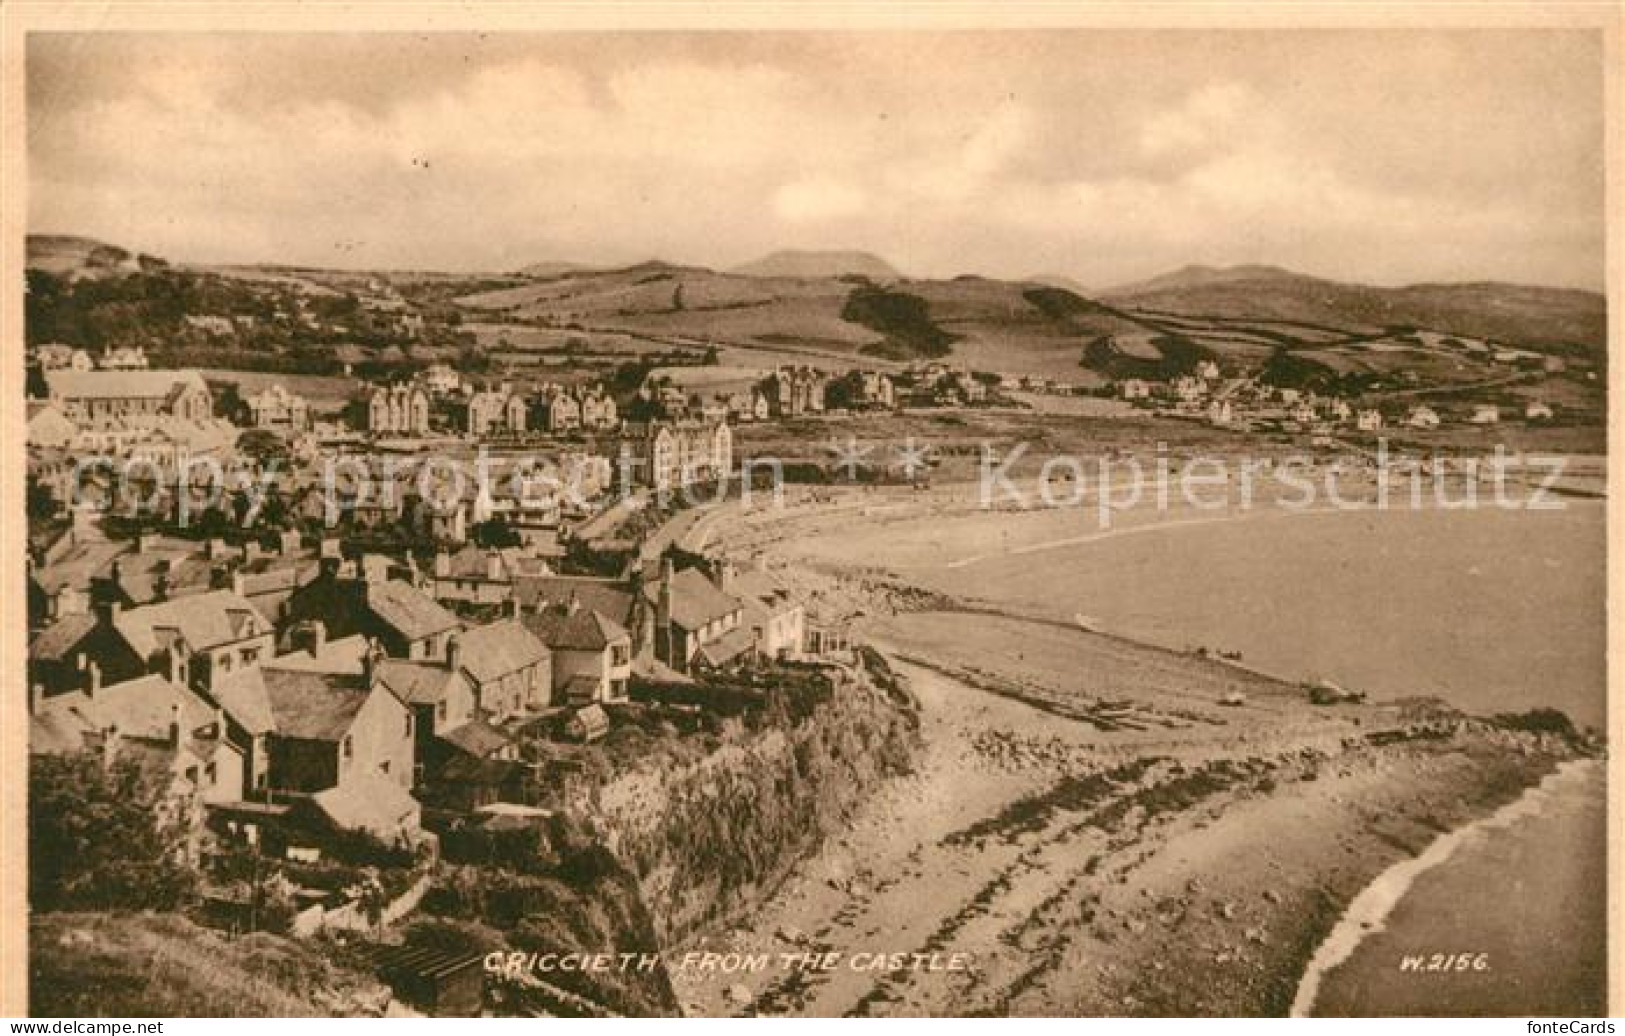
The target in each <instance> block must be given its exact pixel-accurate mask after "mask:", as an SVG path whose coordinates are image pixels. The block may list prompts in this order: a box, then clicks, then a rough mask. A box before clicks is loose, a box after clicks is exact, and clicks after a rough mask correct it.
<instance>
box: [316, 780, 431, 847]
mask: <svg viewBox="0 0 1625 1036" xmlns="http://www.w3.org/2000/svg"><path fill="white" fill-rule="evenodd" d="M310 801H311V805H313V806H314V807H315V808H316V810H317V811H318V812H319V813H320V814H321V816H322V817H323V818H324V819H325V820H326V821H327V822H328V823H329V824H331V825H332V826H333V827H334V828H336V829H337V830H340V831H361V832H364V833H366V834H369V835H371V836H373V837H374V838H376V839H378V840H379V841H381V842H383V843H384V844H386V845H395V846H413V845H416V844H417V843H418V841H419V840H420V839H421V837H422V836H421V831H422V823H423V807H422V806H421V805H419V804H418V800H417V799H415V798H413V797H412V794H411V792H409V791H407V790H406V788H404V787H402V786H401V785H400V784H398V783H397V782H395V781H394V780H391V779H390V778H389V777H388V776H387V775H383V774H375V773H359V774H357V775H356V776H354V777H351V778H350V779H348V780H345V781H343V782H341V783H339V784H335V785H334V786H333V787H331V788H324V789H322V790H321V791H318V792H317V793H316V794H314V795H312V796H311V797H310Z"/></svg>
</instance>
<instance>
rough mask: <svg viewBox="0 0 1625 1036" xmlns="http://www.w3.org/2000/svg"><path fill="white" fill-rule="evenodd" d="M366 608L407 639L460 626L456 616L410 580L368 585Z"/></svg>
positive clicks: (420, 637)
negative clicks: (409, 581) (408, 581)
mask: <svg viewBox="0 0 1625 1036" xmlns="http://www.w3.org/2000/svg"><path fill="white" fill-rule="evenodd" d="M367 607H368V608H370V609H371V610H372V613H373V614H374V615H376V616H377V617H378V619H379V621H381V622H383V623H384V624H385V625H387V626H390V627H392V628H393V629H394V630H395V631H396V632H398V633H400V634H401V636H403V637H405V638H406V639H407V640H421V639H422V638H424V637H432V636H434V635H435V634H436V633H444V632H445V631H447V630H453V629H457V628H458V627H460V626H461V625H462V623H461V622H460V621H458V618H457V616H455V615H453V614H452V613H451V612H449V611H447V610H446V609H444V608H442V607H441V606H440V605H439V604H438V603H436V602H435V600H434V598H432V597H430V596H429V595H428V594H425V593H424V592H423V591H422V590H419V589H418V588H417V587H415V586H413V585H412V584H411V583H407V582H402V581H401V580H399V579H392V580H390V581H389V582H387V583H369V584H368V585H367Z"/></svg>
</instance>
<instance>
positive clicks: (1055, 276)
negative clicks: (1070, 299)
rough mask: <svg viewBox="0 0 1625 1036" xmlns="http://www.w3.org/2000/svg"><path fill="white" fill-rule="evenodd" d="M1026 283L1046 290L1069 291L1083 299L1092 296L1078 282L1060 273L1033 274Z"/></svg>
mask: <svg viewBox="0 0 1625 1036" xmlns="http://www.w3.org/2000/svg"><path fill="white" fill-rule="evenodd" d="M1027 283H1028V284H1042V285H1043V286H1044V287H1046V288H1060V289H1061V290H1062V291H1070V292H1071V293H1072V294H1074V295H1082V296H1084V297H1085V298H1087V297H1089V296H1090V295H1092V294H1094V293H1093V292H1091V291H1090V290H1089V289H1088V288H1087V287H1085V286H1084V285H1083V284H1082V283H1080V282H1079V281H1076V280H1073V279H1072V278H1071V277H1068V276H1066V275H1065V274H1060V273H1035V274H1033V275H1032V276H1031V277H1028V278H1027Z"/></svg>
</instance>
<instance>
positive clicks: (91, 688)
mask: <svg viewBox="0 0 1625 1036" xmlns="http://www.w3.org/2000/svg"><path fill="white" fill-rule="evenodd" d="M101 689H102V667H101V666H99V665H97V664H96V663H95V662H87V663H85V697H87V698H89V699H90V700H91V701H95V700H96V695H97V694H99V693H100V692H101Z"/></svg>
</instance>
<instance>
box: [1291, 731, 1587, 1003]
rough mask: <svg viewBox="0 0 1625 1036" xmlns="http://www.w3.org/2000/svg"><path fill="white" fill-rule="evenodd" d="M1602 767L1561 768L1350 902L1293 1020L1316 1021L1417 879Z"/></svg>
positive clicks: (1309, 971)
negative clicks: (1331, 986) (1324, 1000)
mask: <svg viewBox="0 0 1625 1036" xmlns="http://www.w3.org/2000/svg"><path fill="white" fill-rule="evenodd" d="M1602 765H1603V763H1602V762H1601V761H1600V760H1596V759H1574V760H1570V761H1567V762H1563V763H1559V764H1558V767H1557V769H1556V770H1555V771H1554V772H1553V773H1551V774H1549V775H1548V776H1547V777H1545V778H1544V779H1543V780H1541V782H1540V783H1539V784H1535V785H1532V786H1530V787H1529V788H1528V789H1526V790H1525V791H1524V793H1523V794H1522V795H1520V796H1519V797H1518V798H1516V799H1514V800H1513V801H1511V802H1509V803H1507V804H1506V805H1504V806H1502V807H1501V808H1500V809H1497V810H1496V811H1495V812H1494V813H1491V814H1489V815H1488V816H1484V817H1480V818H1479V819H1477V820H1473V821H1470V822H1468V823H1467V824H1464V825H1462V826H1460V827H1457V828H1454V829H1452V830H1450V831H1447V832H1445V833H1443V834H1441V835H1440V836H1439V837H1438V838H1436V839H1434V841H1433V842H1432V843H1431V844H1430V845H1428V847H1427V848H1426V849H1424V850H1423V851H1422V852H1421V853H1420V854H1418V855H1416V856H1413V857H1410V858H1409V859H1406V860H1402V861H1400V862H1399V863H1396V864H1394V865H1393V866H1391V867H1389V868H1388V869H1387V870H1385V871H1383V872H1382V873H1381V874H1379V875H1377V877H1376V878H1375V880H1373V881H1372V882H1371V883H1370V884H1369V885H1367V886H1366V887H1365V888H1364V889H1363V890H1361V892H1360V893H1359V894H1358V895H1357V896H1355V897H1354V899H1353V900H1351V901H1350V902H1349V903H1348V905H1347V906H1346V907H1345V908H1344V910H1343V914H1342V916H1341V917H1339V918H1338V920H1337V923H1336V925H1335V926H1334V927H1333V928H1332V930H1331V932H1330V933H1329V934H1328V935H1327V936H1326V937H1325V939H1323V940H1322V941H1321V943H1320V945H1319V946H1318V947H1316V949H1315V952H1314V955H1313V956H1312V957H1310V959H1309V961H1308V963H1307V964H1306V965H1305V968H1304V972H1303V975H1302V976H1301V977H1300V978H1299V980H1298V990H1297V994H1296V995H1295V996H1294V998H1293V1002H1292V1010H1291V1016H1292V1017H1294V1018H1309V1017H1314V1009H1315V1001H1316V999H1317V998H1318V996H1319V994H1320V988H1321V985H1322V983H1323V982H1324V981H1325V979H1326V977H1327V976H1328V975H1329V974H1330V973H1331V972H1332V971H1333V970H1334V969H1335V968H1337V967H1339V966H1340V965H1342V964H1343V963H1345V962H1346V961H1348V960H1349V958H1351V957H1352V956H1353V955H1354V953H1355V951H1356V950H1358V949H1359V948H1360V945H1361V944H1362V943H1363V942H1364V941H1365V940H1367V939H1369V938H1371V937H1372V936H1375V935H1377V934H1378V933H1381V932H1384V931H1386V930H1387V922H1388V920H1389V918H1390V917H1391V916H1392V915H1393V912H1394V911H1395V910H1396V909H1398V907H1399V905H1400V903H1401V902H1403V900H1404V898H1405V896H1406V895H1408V894H1409V893H1410V891H1411V889H1412V887H1413V886H1414V885H1415V884H1416V881H1417V879H1419V878H1420V877H1422V875H1424V874H1426V873H1428V872H1429V871H1432V870H1433V869H1435V868H1437V867H1441V866H1444V865H1445V864H1447V863H1449V861H1450V859H1451V858H1452V857H1453V856H1454V855H1455V854H1456V851H1457V850H1458V849H1460V848H1461V847H1462V846H1463V845H1465V844H1466V843H1467V842H1468V841H1469V840H1470V839H1472V838H1474V837H1475V836H1476V835H1478V834H1479V833H1481V832H1485V831H1492V830H1496V829H1500V828H1507V827H1511V826H1513V825H1514V824H1516V823H1517V822H1518V821H1520V820H1523V819H1524V818H1526V817H1528V816H1530V815H1532V814H1535V813H1537V812H1538V811H1539V809H1540V808H1541V807H1542V806H1543V805H1544V804H1545V803H1546V802H1547V801H1548V800H1549V799H1550V798H1551V797H1552V796H1553V794H1554V793H1556V792H1558V791H1560V790H1562V789H1563V788H1564V787H1566V786H1567V785H1569V784H1576V783H1580V782H1582V781H1584V780H1586V778H1587V777H1588V776H1590V772H1591V770H1592V769H1593V768H1594V767H1598V766H1602Z"/></svg>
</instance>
